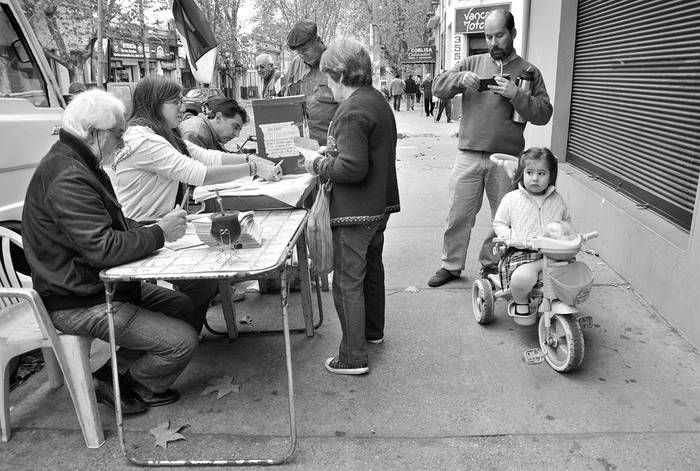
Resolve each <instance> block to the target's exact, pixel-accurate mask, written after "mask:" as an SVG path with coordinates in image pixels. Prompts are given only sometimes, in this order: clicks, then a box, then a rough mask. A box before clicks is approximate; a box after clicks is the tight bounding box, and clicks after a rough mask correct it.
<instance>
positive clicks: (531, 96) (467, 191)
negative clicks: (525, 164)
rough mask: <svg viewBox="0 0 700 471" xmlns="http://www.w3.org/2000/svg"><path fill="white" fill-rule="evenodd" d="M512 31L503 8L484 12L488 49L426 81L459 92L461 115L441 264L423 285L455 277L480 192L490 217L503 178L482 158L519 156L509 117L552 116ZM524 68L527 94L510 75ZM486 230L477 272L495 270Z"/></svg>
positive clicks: (535, 119)
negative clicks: (529, 76) (529, 82)
mask: <svg viewBox="0 0 700 471" xmlns="http://www.w3.org/2000/svg"><path fill="white" fill-rule="evenodd" d="M516 34H517V31H516V29H515V20H514V18H513V15H512V14H511V13H510V12H509V11H506V10H495V11H492V12H491V13H490V14H489V16H488V17H487V18H486V21H485V23H484V35H485V36H486V44H487V46H488V49H489V52H488V53H487V54H478V55H474V56H469V57H466V58H464V59H462V60H461V61H459V62H458V63H457V64H455V65H454V66H453V67H452V68H451V69H450V70H448V71H447V72H445V73H444V74H441V75H439V76H438V77H435V81H434V82H433V94H434V95H435V96H437V97H439V98H441V99H449V98H452V97H454V96H455V95H457V94H459V93H461V94H462V118H461V122H460V125H459V143H458V147H459V149H460V154H459V155H458V156H457V159H456V161H455V165H454V167H453V168H452V174H451V175H450V181H449V201H448V205H449V208H448V213H447V223H446V228H445V233H444V237H443V250H442V264H441V267H440V269H439V270H438V271H437V272H436V273H435V275H433V276H432V277H431V278H430V280H429V281H428V286H431V287H437V286H442V285H443V284H445V283H447V282H448V281H450V280H453V279H456V278H459V276H460V274H461V272H462V270H464V265H465V260H466V256H467V248H468V247H469V238H470V235H471V230H472V227H473V226H474V221H475V219H476V215H477V213H478V212H479V210H480V209H481V202H482V200H483V194H484V191H486V196H487V197H488V199H489V205H490V206H491V214H492V216H493V214H494V213H495V212H496V209H497V208H498V204H499V203H500V201H501V198H502V197H503V195H504V194H506V193H507V192H508V191H509V190H510V187H511V180H510V178H509V177H508V175H507V174H506V172H505V170H504V168H503V167H499V166H498V165H496V164H494V163H492V162H491V161H490V160H489V157H490V156H491V154H493V153H497V152H498V153H504V154H511V155H519V154H520V153H521V152H522V151H523V148H524V147H525V140H524V138H523V131H524V130H525V124H526V123H522V122H516V121H513V119H512V116H513V111H514V110H515V111H517V112H518V113H519V114H520V115H521V116H522V117H523V118H525V120H526V121H529V122H531V123H533V124H536V125H543V124H546V123H547V122H548V121H549V119H550V118H551V116H552V105H551V103H550V102H549V96H548V95H547V90H546V88H545V85H544V80H543V79H542V74H541V73H540V71H539V70H538V69H537V68H536V67H535V66H534V65H532V64H530V63H529V62H527V61H526V60H524V59H523V58H522V57H520V56H518V55H517V54H516V53H515V48H514V47H513V40H514V39H515V36H516ZM526 70H527V71H530V72H532V76H533V80H532V87H531V89H530V92H529V93H527V92H525V91H523V90H521V89H519V88H518V87H517V86H516V84H515V82H514V81H513V80H514V79H515V78H516V77H517V76H519V75H521V74H522V73H523V72H524V71H526ZM491 78H493V80H490V82H491V84H489V85H486V83H484V84H483V85H482V81H484V80H483V79H491ZM480 89H481V91H480ZM492 237H493V236H491V237H489V238H488V240H487V241H485V242H484V245H483V246H482V249H481V252H480V253H479V261H480V262H481V265H482V268H481V270H480V273H481V275H482V276H486V275H487V274H489V273H492V272H493V273H495V272H496V271H497V264H498V261H497V259H496V258H495V257H494V255H493V254H492V253H491V250H490V247H491V244H490V240H491V238H492ZM492 270H493V271H492Z"/></svg>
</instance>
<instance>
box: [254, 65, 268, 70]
mask: <svg viewBox="0 0 700 471" xmlns="http://www.w3.org/2000/svg"><path fill="white" fill-rule="evenodd" d="M268 65H271V64H262V65H256V66H255V68H256V69H258V70H265V69H267V66H268Z"/></svg>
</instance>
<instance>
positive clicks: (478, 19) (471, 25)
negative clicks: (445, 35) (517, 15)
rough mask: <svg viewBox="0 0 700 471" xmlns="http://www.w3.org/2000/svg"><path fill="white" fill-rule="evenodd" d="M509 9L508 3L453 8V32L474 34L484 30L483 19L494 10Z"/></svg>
mask: <svg viewBox="0 0 700 471" xmlns="http://www.w3.org/2000/svg"><path fill="white" fill-rule="evenodd" d="M504 8H505V9H506V10H510V3H503V4H499V5H488V6H481V7H472V8H457V9H456V10H455V31H454V32H455V33H467V34H476V33H483V32H484V21H486V17H487V16H489V13H491V12H492V11H494V10H502V9H504Z"/></svg>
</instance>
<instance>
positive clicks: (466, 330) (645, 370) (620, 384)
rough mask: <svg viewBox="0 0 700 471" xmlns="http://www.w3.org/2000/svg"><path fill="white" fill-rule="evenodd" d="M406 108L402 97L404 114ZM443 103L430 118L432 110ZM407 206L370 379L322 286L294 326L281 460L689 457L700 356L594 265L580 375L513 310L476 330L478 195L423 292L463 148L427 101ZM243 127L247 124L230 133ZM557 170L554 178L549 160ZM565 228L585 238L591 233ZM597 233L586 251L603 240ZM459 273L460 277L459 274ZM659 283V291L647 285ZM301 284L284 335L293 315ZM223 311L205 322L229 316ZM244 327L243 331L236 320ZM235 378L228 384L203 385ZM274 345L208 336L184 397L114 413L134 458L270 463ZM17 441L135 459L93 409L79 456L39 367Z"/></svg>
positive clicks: (277, 343) (408, 170)
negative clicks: (451, 260)
mask: <svg viewBox="0 0 700 471" xmlns="http://www.w3.org/2000/svg"><path fill="white" fill-rule="evenodd" d="M402 108H403V107H402ZM435 111H436V113H437V110H435ZM395 116H396V119H397V125H398V130H399V134H400V139H399V142H398V149H397V152H398V162H397V169H398V177H399V186H400V192H401V208H402V209H401V212H400V213H398V214H395V215H392V217H391V219H390V221H389V225H388V228H387V230H386V241H385V249H384V255H385V260H384V263H385V267H386V279H387V283H386V286H387V327H386V331H385V339H386V342H385V343H384V344H381V345H371V346H370V347H371V348H370V373H369V374H368V375H365V376H360V377H347V376H340V375H332V374H330V373H328V372H326V371H325V369H324V367H323V361H324V360H325V358H326V357H328V356H332V355H333V354H335V353H336V351H337V350H336V349H337V346H338V342H339V340H340V336H341V333H340V326H339V323H338V319H337V316H336V314H335V311H334V308H333V301H332V298H331V293H330V292H324V293H323V308H324V316H325V319H324V322H323V325H322V326H321V327H320V328H319V329H318V330H317V332H316V335H315V336H314V337H312V338H307V337H305V336H304V335H303V334H294V335H293V336H292V364H293V367H294V381H295V384H294V387H295V394H296V401H295V404H296V412H297V425H298V434H299V443H298V446H297V451H296V454H295V457H294V459H293V461H292V462H291V463H289V464H287V465H285V466H284V467H283V469H289V470H304V471H308V470H362V471H364V470H487V469H488V470H491V469H493V470H534V469H568V470H694V469H697V466H698V464H697V463H698V462H700V374H698V367H699V366H700V354H699V353H698V349H697V346H695V345H693V344H691V343H690V342H689V341H688V340H687V339H686V338H685V337H684V336H683V335H682V334H680V333H679V332H678V331H677V330H676V329H674V328H673V326H671V325H669V324H668V323H667V322H666V321H665V320H664V319H663V318H662V317H661V316H660V315H659V313H658V312H657V311H655V310H654V308H653V307H652V306H651V305H650V304H648V303H647V302H646V301H645V300H644V299H643V298H642V297H640V296H639V295H638V294H637V293H636V291H635V287H634V286H630V285H628V283H627V282H626V281H625V280H624V279H622V278H621V277H620V276H619V275H617V274H616V273H615V272H614V271H613V270H612V269H610V267H608V265H607V264H606V263H605V261H604V260H601V259H599V258H597V257H595V256H592V255H583V256H581V257H579V260H583V261H585V262H586V263H587V264H588V265H589V266H590V268H591V269H592V270H593V271H594V273H595V281H594V287H593V291H592V294H591V297H590V299H589V300H588V301H587V302H586V303H584V304H583V305H582V311H583V312H584V313H585V314H588V315H592V316H593V320H594V327H593V328H592V329H590V330H586V331H585V335H586V349H585V358H584V361H583V365H582V366H581V368H580V369H579V370H577V371H575V372H572V373H570V374H565V375H562V374H559V373H556V372H555V371H554V370H552V369H551V368H550V367H549V366H547V365H546V363H544V364H540V365H534V366H530V365H527V364H526V363H525V362H524V361H523V360H522V353H523V351H524V350H525V349H527V348H532V347H535V346H536V345H537V332H536V327H534V326H531V327H520V326H518V325H516V324H514V323H513V322H512V321H511V320H509V319H508V318H507V316H506V314H505V312H504V309H505V304H504V303H503V302H500V303H498V304H497V305H496V320H495V321H494V322H493V323H492V324H491V325H488V326H480V325H478V324H477V323H476V322H475V320H474V317H473V315H472V307H471V283H472V281H473V279H474V277H475V276H477V271H478V270H477V261H476V255H477V251H478V247H477V246H476V244H477V243H478V242H480V241H481V240H483V238H484V237H485V236H486V233H487V230H488V228H489V226H490V212H489V209H488V203H487V202H486V201H484V205H483V207H482V210H481V212H480V214H479V216H478V218H477V225H476V227H475V229H474V232H473V234H472V241H473V242H472V246H471V247H470V250H469V255H468V259H467V270H466V273H463V277H462V278H461V279H459V280H456V281H453V282H450V283H448V284H446V285H444V286H442V287H440V288H428V287H427V281H428V278H429V277H430V276H431V275H432V274H433V273H434V272H435V270H436V269H437V268H439V266H440V251H441V244H442V230H443V221H444V218H445V211H446V202H447V180H448V176H449V173H450V168H451V165H452V162H453V159H454V156H455V154H456V152H457V149H456V145H457V143H456V137H455V135H456V132H457V130H458V126H459V124H458V123H459V120H458V119H457V118H458V117H457V116H453V122H452V123H449V124H448V123H446V122H445V119H444V117H443V120H442V122H440V123H435V122H433V120H432V118H426V117H425V116H424V113H423V111H422V107H419V106H416V110H415V111H405V110H404V111H401V112H399V113H395ZM247 133H253V128H252V125H251V124H248V125H247V126H246V127H245V129H244V130H243V132H242V133H241V136H242V138H244V137H246V136H247ZM560 171H561V170H560ZM572 219H573V223H574V226H575V227H576V228H577V229H578V230H579V231H581V232H588V231H592V230H596V229H597V228H596V227H579V226H577V225H576V220H577V219H576V214H572ZM612 236H613V235H612V234H603V233H601V237H600V239H599V242H598V243H605V242H604V241H605V238H606V237H612ZM465 275H466V276H465ZM659 289H661V288H659ZM236 308H237V309H238V316H239V318H240V317H242V316H244V315H248V316H250V317H251V318H252V320H253V322H254V325H255V327H256V328H265V327H273V328H279V327H280V326H281V320H280V318H279V314H278V313H279V297H278V296H277V295H274V294H267V295H260V294H259V293H257V292H249V293H248V296H247V299H246V300H245V301H244V302H242V303H237V305H236ZM299 312H300V301H299V296H298V294H297V293H292V294H291V295H290V313H291V314H290V317H291V322H292V324H293V325H292V326H293V327H299V326H301V325H303V321H302V318H301V315H300V314H299ZM220 313H221V309H220V306H216V307H213V308H212V309H211V310H210V313H209V320H210V323H211V324H212V325H214V326H218V327H221V326H223V320H222V319H221V315H220ZM241 330H245V326H242V327H241ZM224 375H230V376H233V378H234V383H235V384H238V385H240V392H238V393H236V392H234V393H231V394H228V395H226V396H224V397H222V398H221V399H218V400H217V399H216V395H215V394H209V395H202V394H201V393H202V391H203V390H204V389H205V388H206V386H207V381H208V380H209V379H212V378H217V377H223V376H224ZM285 379H286V376H285V370H284V351H283V341H282V337H281V336H279V335H277V336H258V337H242V338H239V339H236V340H233V341H229V340H228V339H226V338H222V337H217V336H214V335H212V334H206V336H205V338H204V339H203V340H202V342H201V344H200V348H199V351H198V352H197V354H196V356H195V359H194V360H193V362H192V364H191V365H190V366H189V367H188V368H187V370H186V371H185V373H184V374H183V375H182V377H180V378H179V379H178V381H177V382H176V383H175V385H174V387H175V388H177V389H178V390H180V391H181V393H182V399H181V400H180V401H179V402H177V403H175V404H173V405H171V406H165V407H158V408H154V409H151V410H150V411H149V412H148V413H147V414H144V415H142V416H137V417H134V418H127V419H125V428H126V430H127V447H128V449H129V453H132V454H134V455H135V456H137V457H139V458H147V457H152V458H160V459H234V458H240V457H255V458H258V457H261V456H263V455H281V454H283V453H284V452H285V450H286V449H287V446H288V443H287V442H288V439H287V437H288V434H289V426H288V421H287V415H286V414H287V403H286V391H287V390H286V382H285ZM10 401H11V405H12V410H11V424H12V430H13V435H12V439H11V440H10V442H8V443H1V444H0V469H2V470H63V469H100V470H102V469H105V470H126V469H134V467H133V466H132V465H129V464H128V463H127V462H126V460H125V459H124V458H123V456H122V455H121V451H120V449H119V444H118V438H117V436H116V425H115V420H114V416H113V413H112V411H110V410H109V409H108V408H106V407H104V406H100V412H101V414H102V420H103V425H104V427H105V429H106V433H105V435H106V440H107V442H106V444H105V445H103V446H102V448H100V449H97V450H88V449H87V448H85V446H84V443H83V439H82V435H81V433H80V428H79V426H78V421H77V418H76V415H75V411H74V409H73V406H72V404H71V401H70V398H69V396H68V393H67V391H66V388H65V387H62V388H59V389H58V390H55V391H52V390H50V389H49V387H48V383H47V381H46V372H45V371H44V370H42V371H41V372H40V373H39V374H37V375H35V376H34V377H32V378H31V379H30V380H29V381H27V382H26V383H25V384H23V385H21V386H20V387H18V388H17V389H16V390H14V391H13V392H12V394H11V396H10ZM166 421H170V424H171V425H173V426H175V427H179V426H182V425H188V427H186V428H184V429H183V430H182V432H181V433H182V434H183V435H184V436H185V437H186V439H187V440H186V441H185V440H182V441H176V442H171V443H170V444H169V445H168V449H167V451H166V450H163V449H162V448H156V447H155V446H154V443H155V440H154V437H153V436H152V435H150V434H149V429H151V428H153V427H156V426H157V425H158V424H160V423H163V422H166Z"/></svg>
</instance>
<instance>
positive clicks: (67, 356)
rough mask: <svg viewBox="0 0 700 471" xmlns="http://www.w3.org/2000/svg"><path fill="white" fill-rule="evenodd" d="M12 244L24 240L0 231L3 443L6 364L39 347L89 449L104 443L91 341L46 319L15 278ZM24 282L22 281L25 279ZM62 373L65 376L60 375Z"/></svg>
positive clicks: (6, 428)
mask: <svg viewBox="0 0 700 471" xmlns="http://www.w3.org/2000/svg"><path fill="white" fill-rule="evenodd" d="M12 244H15V245H16V246H18V247H20V248H23V246H22V238H21V237H20V236H19V235H18V234H16V233H14V232H12V231H10V230H9V229H6V228H4V227H0V256H1V257H2V258H1V259H0V374H1V376H0V379H2V387H1V388H0V429H1V431H2V441H3V442H6V441H8V440H9V439H10V410H9V407H10V402H9V396H10V370H9V368H8V365H9V363H10V360H11V359H12V358H14V357H16V356H17V355H20V354H22V353H25V352H28V351H31V350H34V349H36V348H41V349H42V351H43V354H44V363H45V365H46V367H47V369H48V375H49V383H50V385H51V387H52V388H57V387H59V386H60V385H61V384H63V379H64V377H65V382H66V385H67V386H68V391H69V392H70V395H71V398H72V399H73V405H74V406H75V411H76V412H77V414H78V421H79V422H80V428H81V429H82V431H83V438H84V439H85V444H86V445H87V447H88V448H99V447H100V446H102V444H104V442H105V439H104V432H103V430H102V421H101V419H100V413H99V411H98V409H97V401H96V399H95V387H94V384H93V382H92V373H91V371H90V344H91V342H92V338H90V337H86V336H78V335H66V334H62V333H61V332H58V331H57V330H56V329H55V328H54V326H53V324H52V322H51V319H50V318H49V315H48V312H46V308H45V307H44V303H43V302H42V301H41V298H40V297H39V294H38V293H37V292H36V291H35V290H34V289H32V288H30V287H27V285H28V284H31V282H29V283H27V281H26V280H25V281H24V282H23V281H22V280H21V279H20V276H21V275H19V276H18V273H17V272H16V271H15V269H14V266H13V264H12V258H11V254H10V248H11V246H12ZM24 278H26V277H24ZM61 371H62V372H63V374H61Z"/></svg>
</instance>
